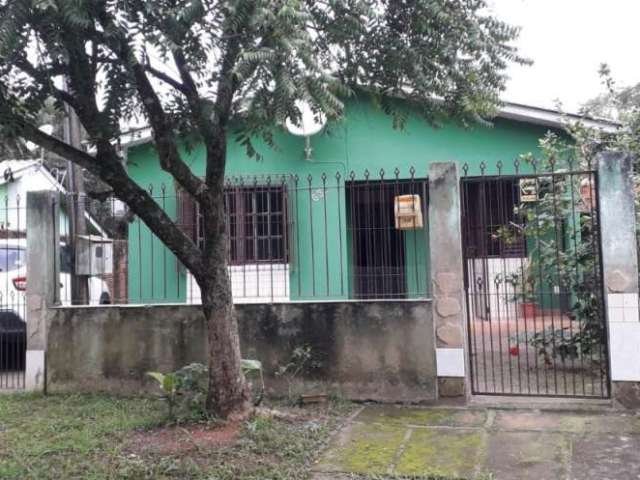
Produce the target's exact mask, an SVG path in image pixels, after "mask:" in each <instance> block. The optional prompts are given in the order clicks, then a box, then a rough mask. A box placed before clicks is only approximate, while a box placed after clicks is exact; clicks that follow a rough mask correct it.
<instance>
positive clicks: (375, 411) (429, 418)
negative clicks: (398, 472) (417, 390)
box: [356, 405, 487, 427]
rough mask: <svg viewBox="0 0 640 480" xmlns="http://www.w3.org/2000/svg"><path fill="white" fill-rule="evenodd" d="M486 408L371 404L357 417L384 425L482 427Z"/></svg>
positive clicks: (357, 418) (485, 416) (367, 421)
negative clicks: (411, 406)
mask: <svg viewBox="0 0 640 480" xmlns="http://www.w3.org/2000/svg"><path fill="white" fill-rule="evenodd" d="M486 418H487V413H486V410H472V409H455V408H407V407H398V406H393V405H387V406H383V405H380V406H370V407H367V408H365V409H364V410H363V411H362V412H360V414H359V415H358V416H357V417H356V420H357V421H361V422H366V423H372V422H374V423H380V424H383V425H417V426H425V427H440V426H448V427H482V426H483V425H484V423H485V421H486Z"/></svg>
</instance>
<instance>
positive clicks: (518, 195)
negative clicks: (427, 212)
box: [461, 161, 610, 398]
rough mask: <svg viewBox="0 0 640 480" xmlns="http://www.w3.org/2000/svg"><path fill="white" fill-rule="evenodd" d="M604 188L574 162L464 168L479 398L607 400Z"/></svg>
mask: <svg viewBox="0 0 640 480" xmlns="http://www.w3.org/2000/svg"><path fill="white" fill-rule="evenodd" d="M596 185H597V182H596V172H595V171H594V170H593V169H591V168H590V166H586V167H582V168H580V167H579V166H578V165H575V164H574V162H572V161H567V162H565V163H563V164H559V163H556V162H554V161H551V162H548V163H546V164H542V163H538V162H535V161H533V162H531V163H523V164H520V163H519V162H515V163H514V164H512V165H504V164H501V163H498V164H496V165H487V164H482V165H480V168H479V171H474V170H473V168H471V167H469V166H468V165H465V166H464V168H463V178H462V181H461V193H462V220H463V222H462V224H463V244H464V245H463V247H464V248H463V252H464V270H465V288H466V299H467V320H468V332H469V335H468V339H469V351H470V370H471V380H472V381H471V386H472V391H473V393H474V394H488V395H496V394H497V395H535V396H567V397H596V398H608V397H609V395H610V388H609V383H610V382H609V365H608V354H607V332H606V322H605V314H604V301H603V282H602V268H601V248H600V233H599V228H600V226H599V218H598V205H597V195H596Z"/></svg>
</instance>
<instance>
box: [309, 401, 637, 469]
mask: <svg viewBox="0 0 640 480" xmlns="http://www.w3.org/2000/svg"><path fill="white" fill-rule="evenodd" d="M314 471H315V476H314V479H315V480H329V479H332V480H338V479H342V478H345V479H346V478H375V479H384V478H396V477H402V476H407V477H411V478H431V477H438V478H440V477H443V478H451V479H482V480H490V479H491V480H528V479H532V480H592V479H593V480H609V479H610V480H640V415H634V414H629V413H602V414H599V413H580V412H566V411H563V412H558V411H540V410H523V409H519V410H510V409H494V408H472V407H470V408H439V407H434V408H406V407H404V408H403V407H393V406H368V407H365V408H364V409H362V410H361V411H360V412H359V413H358V414H357V415H356V416H355V417H354V418H353V419H352V420H351V421H350V422H349V423H348V424H347V425H345V427H344V428H343V429H342V430H341V431H340V432H339V434H338V435H337V436H336V437H335V438H334V440H333V442H332V444H331V445H330V447H329V449H328V450H327V451H326V452H325V454H324V455H323V456H322V458H321V459H320V461H319V462H318V464H317V465H316V466H315V468H314Z"/></svg>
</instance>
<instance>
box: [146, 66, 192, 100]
mask: <svg viewBox="0 0 640 480" xmlns="http://www.w3.org/2000/svg"><path fill="white" fill-rule="evenodd" d="M144 69H145V70H146V71H147V72H149V73H150V74H151V75H153V76H154V77H156V78H157V79H158V80H161V81H163V82H164V83H166V84H167V85H169V86H171V87H173V88H175V89H176V90H178V91H179V92H181V93H182V94H184V95H185V96H186V95H187V92H188V89H187V87H186V86H185V85H183V84H182V83H180V82H179V81H178V80H176V79H175V78H173V77H171V76H169V75H167V74H166V73H164V72H161V71H160V70H158V69H155V68H153V67H152V66H151V65H149V64H146V65H145V66H144Z"/></svg>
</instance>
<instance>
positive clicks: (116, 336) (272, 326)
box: [47, 301, 436, 402]
mask: <svg viewBox="0 0 640 480" xmlns="http://www.w3.org/2000/svg"><path fill="white" fill-rule="evenodd" d="M236 312H237V315H238V323H239V328H240V338H241V349H242V354H243V357H244V358H252V359H257V360H260V361H261V362H262V363H263V366H264V369H265V374H266V377H267V387H268V389H270V390H271V393H275V394H278V393H284V392H285V391H286V388H287V385H286V384H285V382H284V381H283V379H281V378H277V377H276V376H275V372H276V371H277V370H278V368H279V367H281V366H283V365H286V364H287V363H288V362H289V361H290V359H291V354H292V352H293V349H294V348H296V347H300V346H308V347H310V348H311V353H312V357H313V363H314V366H313V368H308V369H306V371H305V372H304V375H302V376H301V379H300V380H301V381H300V383H302V384H303V385H301V388H303V389H307V390H320V391H324V392H328V393H335V394H339V395H341V396H343V397H345V398H349V399H352V400H376V401H386V402H427V401H432V400H434V399H435V398H436V367H435V350H434V344H435V342H434V338H433V322H432V320H431V304H430V302H428V301H381V302H322V303H284V304H255V305H253V304H246V305H237V306H236ZM206 337H207V335H206V324H205V321H204V318H203V316H202V314H201V311H200V307H197V306H187V305H154V306H147V307H144V306H131V307H128V306H122V307H121V306H100V307H60V308H54V309H52V316H51V319H50V322H49V332H48V342H47V361H48V364H47V368H48V387H49V389H50V390H69V389H71V390H88V391H95V390H104V391H112V392H119V393H130V392H137V391H140V389H141V388H146V387H147V386H149V387H153V383H151V382H150V381H149V379H148V378H147V376H146V372H148V371H161V372H169V371H174V370H176V369H178V368H180V367H182V366H184V365H187V364H189V363H191V362H201V363H206V350H207V349H206Z"/></svg>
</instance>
